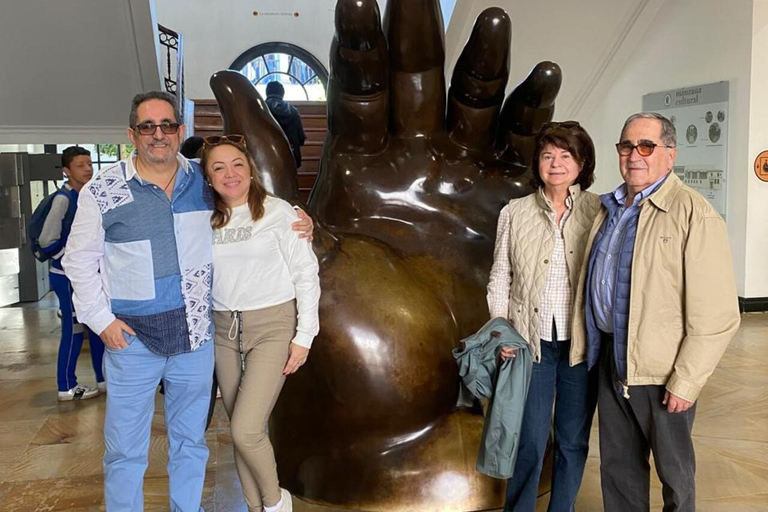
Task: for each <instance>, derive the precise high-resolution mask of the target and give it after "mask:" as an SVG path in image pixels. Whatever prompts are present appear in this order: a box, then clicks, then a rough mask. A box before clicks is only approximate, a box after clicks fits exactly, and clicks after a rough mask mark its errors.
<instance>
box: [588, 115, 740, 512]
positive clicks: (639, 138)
mask: <svg viewBox="0 0 768 512" xmlns="http://www.w3.org/2000/svg"><path fill="white" fill-rule="evenodd" d="M676 142H677V141H676V136H675V127H674V125H673V124H672V123H671V122H670V121H669V120H668V119H667V118H665V117H663V116H661V115H659V114H654V113H640V114H634V115H632V116H630V117H629V118H628V119H627V121H626V122H625V124H624V128H623V129H622V132H621V139H620V141H619V143H618V144H617V145H616V148H617V150H618V153H619V170H620V172H621V176H622V178H623V179H624V183H622V184H621V186H619V187H618V188H617V189H616V190H614V191H613V192H611V193H608V194H603V195H602V196H601V198H600V199H601V201H602V203H603V208H602V209H601V211H600V213H598V215H597V218H596V219H595V223H594V225H593V227H592V231H591V233H590V238H589V241H588V243H587V247H588V249H587V250H588V251H590V255H589V258H585V263H584V267H583V268H582V272H581V275H580V279H579V287H580V289H582V290H583V291H584V293H583V294H577V300H576V304H575V307H576V311H580V310H581V308H584V315H578V314H577V315H574V316H575V319H574V322H581V321H585V322H586V329H587V341H586V346H582V347H578V348H575V349H574V350H576V351H581V353H583V351H586V354H587V361H588V365H589V367H590V368H592V367H593V366H594V365H596V364H599V366H600V384H599V388H598V411H599V415H598V417H599V426H600V464H601V465H600V474H601V485H602V491H603V503H604V508H605V510H607V511H615V510H621V511H622V512H634V511H638V512H640V511H643V512H646V511H647V510H649V507H650V504H649V502H650V465H649V454H650V453H653V458H654V463H655V465H656V471H657V473H658V476H659V478H660V480H661V482H662V485H663V490H662V494H663V497H664V510H665V511H691V512H693V511H694V510H695V509H696V501H695V485H694V474H695V457H694V449H693V442H692V439H691V429H692V427H693V420H694V413H695V409H696V406H695V402H696V399H697V398H698V396H699V393H700V392H701V389H702V387H703V386H704V384H705V383H706V381H707V379H708V378H709V376H710V375H711V374H712V372H713V371H714V369H715V367H716V366H717V363H718V362H719V360H720V358H721V356H722V355H723V352H724V351H725V348H726V346H727V345H728V343H729V341H730V340H731V338H732V337H733V335H734V334H735V333H736V331H737V329H738V327H739V321H740V317H739V309H738V303H737V296H736V286H735V281H734V277H733V267H732V263H731V254H730V246H729V244H728V234H727V228H726V225H725V221H724V220H723V218H722V217H721V216H720V215H719V214H718V213H717V211H716V210H715V209H714V208H713V207H712V206H711V205H710V204H709V203H708V202H707V200H706V199H704V197H702V196H701V195H700V194H698V193H697V192H695V191H694V190H693V189H691V188H689V187H687V186H685V185H684V184H683V183H682V182H681V181H680V179H679V178H678V177H677V176H676V175H675V173H674V172H672V169H673V166H674V162H675V157H676V154H677V149H676V146H677V144H676Z"/></svg>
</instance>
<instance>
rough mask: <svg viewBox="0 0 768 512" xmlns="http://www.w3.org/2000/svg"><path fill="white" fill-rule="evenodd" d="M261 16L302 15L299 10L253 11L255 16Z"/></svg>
mask: <svg viewBox="0 0 768 512" xmlns="http://www.w3.org/2000/svg"><path fill="white" fill-rule="evenodd" d="M259 16H288V17H292V18H298V17H299V16H301V14H300V13H299V11H281V12H268V11H253V17H254V18H257V17H259Z"/></svg>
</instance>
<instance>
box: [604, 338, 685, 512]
mask: <svg viewBox="0 0 768 512" xmlns="http://www.w3.org/2000/svg"><path fill="white" fill-rule="evenodd" d="M616 375H617V373H616V365H615V363H614V356H613V337H612V336H610V335H606V334H604V335H603V339H602V348H601V353H600V383H599V386H598V398H597V404H598V411H599V413H598V417H599V422H600V423H599V424H600V478H601V483H602V491H603V506H604V508H605V512H648V511H649V510H650V487H651V483H650V480H651V466H650V464H649V455H650V453H651V452H653V460H654V463H655V465H656V473H657V474H658V475H659V479H660V480H661V483H662V494H663V497H664V508H663V511H664V512H672V511H675V512H695V510H696V492H695V481H694V477H695V473H696V459H695V455H694V451H693V441H692V440H691V429H692V428H693V419H694V416H695V410H696V405H695V404H694V405H693V406H692V407H691V408H690V409H688V410H687V411H685V412H682V413H675V414H671V413H668V412H667V407H666V406H665V405H663V404H662V402H663V400H664V392H665V389H664V386H630V388H629V396H630V397H629V399H627V398H624V397H623V396H622V395H621V393H620V390H619V389H617V381H618V379H617V378H616Z"/></svg>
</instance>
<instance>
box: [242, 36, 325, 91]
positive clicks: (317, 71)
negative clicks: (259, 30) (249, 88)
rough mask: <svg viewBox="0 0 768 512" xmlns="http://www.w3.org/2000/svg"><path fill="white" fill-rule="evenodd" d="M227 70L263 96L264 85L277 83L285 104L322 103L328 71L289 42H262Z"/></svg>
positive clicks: (309, 55)
mask: <svg viewBox="0 0 768 512" xmlns="http://www.w3.org/2000/svg"><path fill="white" fill-rule="evenodd" d="M229 69H233V70H235V71H239V72H241V73H242V74H244V75H245V76H247V77H248V79H249V80H250V81H251V82H252V83H253V84H255V85H256V89H257V90H258V91H259V94H261V96H262V97H265V96H266V88H267V83H269V82H274V81H277V82H280V83H281V84H283V86H284V87H285V99H286V100H288V101H325V99H326V96H325V90H326V87H327V86H328V71H327V70H326V69H325V66H323V64H322V62H320V61H319V60H317V58H316V57H315V56H314V55H312V54H311V53H309V52H308V51H306V50H304V49H303V48H300V47H298V46H296V45H293V44H290V43H264V44H260V45H258V46H254V47H253V48H251V49H250V50H248V51H246V52H244V53H243V54H242V55H240V56H239V57H238V58H237V59H235V62H233V63H232V65H231V66H229Z"/></svg>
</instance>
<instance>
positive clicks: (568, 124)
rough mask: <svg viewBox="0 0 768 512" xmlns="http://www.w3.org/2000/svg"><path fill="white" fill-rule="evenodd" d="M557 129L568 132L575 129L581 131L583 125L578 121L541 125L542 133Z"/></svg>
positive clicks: (553, 122)
mask: <svg viewBox="0 0 768 512" xmlns="http://www.w3.org/2000/svg"><path fill="white" fill-rule="evenodd" d="M555 128H563V129H566V130H573V129H574V128H579V129H581V125H580V124H579V122H578V121H552V122H549V123H544V124H543V125H541V131H546V130H553V129H555Z"/></svg>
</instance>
